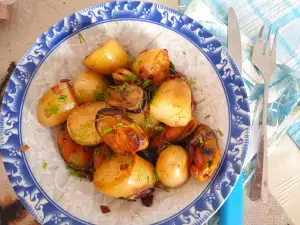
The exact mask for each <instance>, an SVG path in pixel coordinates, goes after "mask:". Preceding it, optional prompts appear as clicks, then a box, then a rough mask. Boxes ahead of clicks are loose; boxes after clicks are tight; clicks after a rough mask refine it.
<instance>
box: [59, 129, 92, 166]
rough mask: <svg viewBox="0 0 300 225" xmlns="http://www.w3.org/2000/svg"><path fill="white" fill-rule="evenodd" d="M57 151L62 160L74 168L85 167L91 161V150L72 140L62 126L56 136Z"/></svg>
mask: <svg viewBox="0 0 300 225" xmlns="http://www.w3.org/2000/svg"><path fill="white" fill-rule="evenodd" d="M57 144H58V147H59V152H60V154H61V156H62V158H63V159H64V161H65V162H66V163H67V164H69V165H70V166H71V167H73V168H75V169H87V168H88V167H89V165H90V163H91V160H92V155H93V150H92V149H89V148H86V147H83V146H81V145H79V144H77V143H76V142H75V141H73V140H72V139H71V137H70V135H69V134H68V131H67V128H66V126H63V127H62V128H61V129H60V131H59V134H58V137H57Z"/></svg>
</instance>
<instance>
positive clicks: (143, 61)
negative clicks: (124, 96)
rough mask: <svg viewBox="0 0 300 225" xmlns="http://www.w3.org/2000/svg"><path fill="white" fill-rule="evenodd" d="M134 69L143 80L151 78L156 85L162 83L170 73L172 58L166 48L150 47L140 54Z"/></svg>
mask: <svg viewBox="0 0 300 225" xmlns="http://www.w3.org/2000/svg"><path fill="white" fill-rule="evenodd" d="M132 71H133V73H135V74H136V75H137V76H139V77H140V78H141V79H142V80H143V81H146V80H150V81H151V84H152V85H154V86H156V85H159V84H161V83H162V82H163V81H164V80H166V78H167V77H168V76H169V73H170V59H169V55H168V51H167V50H165V49H149V50H146V51H143V52H142V53H141V54H140V55H138V56H137V57H136V58H135V60H134V62H133V64H132Z"/></svg>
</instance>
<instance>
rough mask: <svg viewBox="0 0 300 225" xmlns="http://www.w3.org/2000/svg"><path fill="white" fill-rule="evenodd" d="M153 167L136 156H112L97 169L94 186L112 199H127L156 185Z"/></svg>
mask: <svg viewBox="0 0 300 225" xmlns="http://www.w3.org/2000/svg"><path fill="white" fill-rule="evenodd" d="M154 171H155V168H154V166H153V165H152V164H151V163H150V162H148V161H146V160H145V159H143V158H142V157H140V156H138V155H136V154H135V155H129V154H128V155H112V156H111V157H110V158H106V159H105V160H104V161H103V162H101V164H100V165H99V166H98V167H97V169H96V172H95V173H94V185H95V187H96V188H97V190H99V191H100V192H102V193H104V194H107V195H109V196H112V197H116V198H120V197H124V198H128V197H130V196H132V195H134V194H136V193H138V192H141V191H145V190H147V189H149V188H153V187H154V185H155V183H156V177H155V173H154Z"/></svg>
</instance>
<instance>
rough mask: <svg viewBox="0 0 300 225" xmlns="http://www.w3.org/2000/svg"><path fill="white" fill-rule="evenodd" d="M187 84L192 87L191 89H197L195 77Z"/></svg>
mask: <svg viewBox="0 0 300 225" xmlns="http://www.w3.org/2000/svg"><path fill="white" fill-rule="evenodd" d="M186 82H187V83H188V84H189V85H190V87H192V88H195V85H196V84H197V83H196V81H195V78H194V77H191V78H190V79H188V80H187V81H186Z"/></svg>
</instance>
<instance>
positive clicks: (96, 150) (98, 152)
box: [95, 147, 102, 155]
mask: <svg viewBox="0 0 300 225" xmlns="http://www.w3.org/2000/svg"><path fill="white" fill-rule="evenodd" d="M101 152H102V148H101V147H97V148H96V149H95V153H96V154H97V155H100V154H101Z"/></svg>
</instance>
